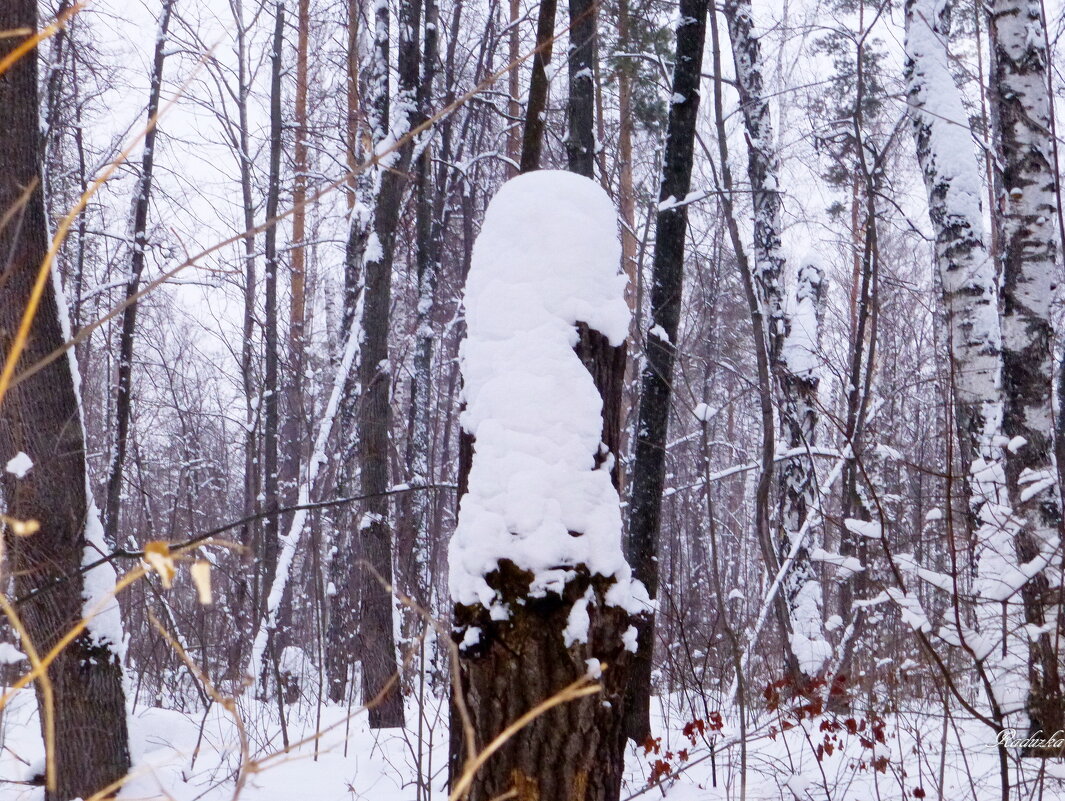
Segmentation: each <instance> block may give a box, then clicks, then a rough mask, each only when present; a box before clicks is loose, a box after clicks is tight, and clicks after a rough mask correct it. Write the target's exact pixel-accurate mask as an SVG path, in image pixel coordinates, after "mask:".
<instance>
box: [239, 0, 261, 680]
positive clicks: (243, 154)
mask: <svg viewBox="0 0 1065 801" xmlns="http://www.w3.org/2000/svg"><path fill="white" fill-rule="evenodd" d="M233 13H234V16H235V20H234V21H235V23H236V33H235V38H236V51H237V52H236V55H237V128H238V130H237V137H236V138H237V161H238V165H239V169H240V193H241V203H242V206H243V209H242V211H243V214H244V218H243V222H244V236H243V245H244V248H243V257H244V310H243V311H244V319H243V326H242V334H243V339H242V341H241V346H240V377H241V389H242V390H243V392H244V443H243V445H244V486H243V488H242V489H243V511H244V517H245V518H246V519H247V520H248V522H247V523H246V524H245V525H244V526H243V528H242V530H241V544H242V545H243V546H244V548H245V554H246V557H245V558H246V559H248V561H249V564H250V565H251V569H250V570H248V571H247V572H248V573H249V574H250V584H251V586H250V592H249V587H248V582H249V578H248V577H246V576H243V575H242V576H241V577H240V578H239V579H238V590H237V591H238V594H239V596H241V600H242V601H243V603H242V604H241V609H242V611H243V614H242V616H244V615H246V616H247V621H248V622H249V624H250V625H248V626H246V627H244V626H242V627H241V630H243V631H250V630H251V629H253V628H254V626H255V622H254V621H256V620H257V615H258V612H259V608H260V606H259V604H260V600H261V590H262V587H261V586H260V585H261V582H260V581H259V575H260V574H259V572H258V569H259V552H258V549H259V547H260V537H259V533H260V532H261V531H262V526H261V525H260V524H257V523H256V522H255V520H254V519H253V515H254V514H255V512H256V511H257V510H258V508H259V488H260V487H261V478H262V476H261V473H260V462H259V411H260V409H259V406H260V404H259V396H258V388H257V381H256V376H255V361H256V360H255V354H256V347H255V325H256V309H255V301H256V297H257V291H256V284H257V281H256V278H257V276H256V268H255V257H256V254H255V238H256V237H255V233H254V229H255V199H254V197H253V193H252V159H251V150H250V148H251V142H250V140H251V136H250V131H249V124H248V98H249V95H250V94H251V89H250V87H249V85H248V52H247V41H248V39H247V25H246V23H245V21H244V11H243V6H242V4H241V2H240V0H236V1H235V2H234V4H233ZM240 657H241V658H240V659H238V660H237V661H238V664H243V659H242V657H243V654H242V653H241V654H240Z"/></svg>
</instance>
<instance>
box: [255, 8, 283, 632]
mask: <svg viewBox="0 0 1065 801" xmlns="http://www.w3.org/2000/svg"><path fill="white" fill-rule="evenodd" d="M274 14H275V16H274V38H273V44H272V51H271V57H270V155H269V164H270V166H269V174H268V177H267V192H266V219H267V220H268V221H269V220H273V219H274V218H275V217H277V209H278V200H279V195H280V192H281V49H282V47H283V44H284V32H285V7H284V4H282V3H278V4H277V6H276V8H275V12H274ZM263 239H264V246H263V259H264V267H263V288H264V290H265V293H266V307H265V310H264V315H263V316H264V320H263V348H264V351H265V357H264V376H263V403H262V405H263V513H264V515H265V517H264V518H263V541H262V551H261V562H260V565H259V575H260V576H261V583H262V594H261V597H262V599H263V600H265V598H266V596H268V595H269V594H270V583H271V582H272V581H273V578H274V573H275V572H276V570H277V551H278V527H279V522H278V514H277V511H278V508H279V501H278V493H277V455H278V417H279V415H278V400H279V399H278V379H277V363H278V355H279V354H278V350H279V342H278V333H277V271H278V266H279V259H278V257H277V224H276V223H270V224H268V225H267V227H266V230H265V231H264V235H263ZM263 611H264V610H263V609H259V610H258V614H259V617H261V616H262V615H263Z"/></svg>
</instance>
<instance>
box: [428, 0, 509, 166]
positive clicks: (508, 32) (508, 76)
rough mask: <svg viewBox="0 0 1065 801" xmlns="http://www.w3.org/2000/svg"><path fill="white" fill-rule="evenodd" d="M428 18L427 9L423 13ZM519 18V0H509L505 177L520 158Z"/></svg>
mask: <svg viewBox="0 0 1065 801" xmlns="http://www.w3.org/2000/svg"><path fill="white" fill-rule="evenodd" d="M425 17H426V19H428V18H429V13H428V9H427V10H426V14H425ZM520 19H521V0H510V30H509V31H508V32H507V58H508V59H509V63H510V72H508V73H507V94H508V95H509V98H508V100H507V116H508V117H509V118H510V119H508V120H507V158H508V159H510V160H511V161H512V162H513V164H508V165H507V177H508V178H513V177H514V176H515V175H517V173H518V168H517V166H516V165H517V164H518V163H519V160H520V159H521V127H520V126H519V125H518V120H519V119H520V118H521V97H520V96H519V92H520V91H521V80H520V74H519V71H518V68H519V67H520V66H521V65H520V64H519V63H518V59H519V58H521V28H520V26H519V25H518V21H519V20H520Z"/></svg>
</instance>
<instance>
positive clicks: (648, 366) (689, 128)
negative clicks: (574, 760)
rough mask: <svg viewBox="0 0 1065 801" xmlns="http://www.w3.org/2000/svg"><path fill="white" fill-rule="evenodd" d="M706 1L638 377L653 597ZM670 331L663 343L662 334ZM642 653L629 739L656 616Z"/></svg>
mask: <svg viewBox="0 0 1065 801" xmlns="http://www.w3.org/2000/svg"><path fill="white" fill-rule="evenodd" d="M707 5H708V4H707V2H706V0H681V3H680V19H681V20H682V23H681V24H680V25H679V27H678V28H677V50H676V53H677V55H676V66H675V68H674V70H673V95H674V97H676V96H677V95H679V96H681V97H683V98H684V100H683V102H679V103H678V102H674V103H672V104H671V105H670V109H669V124H668V128H667V132H666V151H665V157H664V159H663V165H662V187H661V190H660V192H659V202H660V208H659V211H658V217H657V220H656V229H655V230H656V233H655V249H654V263H653V267H652V275H651V320H650V323H649V325H648V335H647V359H646V363H645V365H644V368H643V374H642V378H641V383H642V389H641V392H640V409H639V413H638V418H637V423H636V457H635V462H634V465H633V473H632V494H631V500H630V504H631V505H630V510H631V512H630V518H629V540H628V543H627V549H626V556H627V557H628V559H629V564H631V565H632V571H633V575H634V577H635V578H637V579H638V580H640V581H642V582H643V584H644V586H645V587H647V592H648V594H649V595H650V596H651V599H652V600H654V598H655V597H656V596H657V594H658V562H657V556H658V533H659V528H660V513H661V508H662V489H663V484H664V481H665V474H666V437H667V434H668V426H669V408H670V400H671V396H672V381H673V363H674V360H675V358H676V339H677V329H678V326H679V324H680V302H681V295H682V293H683V288H684V238H685V235H686V233H687V228H688V209H687V206H685V205H681V206H676V205H671V204H669V203H668V201H670V200H671V199H673V200H683V199H684V198H685V197H687V195H688V190H689V189H690V187H691V172H692V161H693V155H694V143H695V124H696V118H697V112H698V110H699V82H700V76H701V71H702V63H703V44H704V41H705V38H706V12H707ZM662 333H664V334H665V339H664V340H663V339H662V338H661V334H662ZM636 627H637V631H638V634H639V639H638V646H637V648H638V650H637V652H636V656H635V658H634V660H633V664H632V669H631V674H630V678H629V687H628V690H627V694H626V706H627V710H628V711H627V713H626V715H627V717H626V724H625V728H626V734H627V735H628V736H629V737H632V738H634V739H636V740H637V741H638V742H639V741H642V740H643V739H644V738H645V737H646V736H647V735H648V734H649V733H650V727H651V721H650V693H651V653H652V649H653V647H654V616H653V615H648V616H647V617H646V618H641V619H640V620H639V621H638V622H637V624H636Z"/></svg>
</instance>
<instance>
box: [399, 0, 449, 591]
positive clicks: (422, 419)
mask: <svg viewBox="0 0 1065 801" xmlns="http://www.w3.org/2000/svg"><path fill="white" fill-rule="evenodd" d="M438 25H439V9H438V7H437V4H436V2H435V0H425V42H424V44H423V55H422V78H421V81H420V83H419V84H418V116H417V119H416V120H415V124H416V125H420V124H421V123H422V122H424V121H425V120H426V119H428V117H429V114H430V112H431V109H430V106H431V103H432V91H433V79H434V77H435V72H436V60H437V55H438V53H437V51H438V41H439V36H438V33H437V27H438ZM432 162H433V146H432V143H431V142H425V143H424V145H423V148H422V152H421V155H420V156H419V158H418V161H417V164H416V165H415V168H414V181H415V188H414V194H415V222H414V229H415V230H414V238H415V265H416V270H417V280H418V306H417V309H416V312H415V313H416V317H415V343H414V370H413V372H412V374H411V385H410V397H411V406H410V420H409V425H408V430H407V453H406V462H407V470H408V476H409V478H408V483H409V484H410V486H412V487H426V486H428V485H429V484H431V483H432V475H431V471H432V467H431V460H430V448H431V445H432V435H433V429H432V421H433V417H434V412H435V409H434V408H433V405H432V400H433V397H432V389H433V387H432V368H433V342H434V339H435V332H434V331H433V307H434V300H435V297H436V284H437V277H438V264H439V259H440V255H439V254H440V244H439V243H440V233H441V232H440V231H439V230H438V226H437V225H436V224H434V219H436V220H439V219H440V217H439V216H438V215H435V214H434V212H435V211H436V210H437V209H436V206H437V204H436V203H435V202H434V196H433V194H434V189H435V188H436V187H435V185H434V181H433V169H432ZM429 501H430V497H429V493H428V492H427V491H425V490H422V491H419V492H411V493H407V495H405V496H404V500H403V503H402V507H401V508H402V510H403V513H402V514H401V518H402V522H403V525H404V530H403V531H401V532H400V535H399V546H400V552H401V553H402V554H404V555H405V558H404V559H403V560H402V562H401V564H402V566H403V568H405V572H406V574H407V575H406V582H405V584H406V586H405V587H404V591H405V592H407V593H408V594H410V595H411V597H413V598H414V599H415V600H417V601H418V603H420V604H421V605H422V606H423V607H424V608H426V609H428V608H429V600H430V595H431V581H430V577H429V575H428V572H427V570H428V566H429V549H430V546H431V540H430V536H429V522H430V521H429V511H430V506H429Z"/></svg>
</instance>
